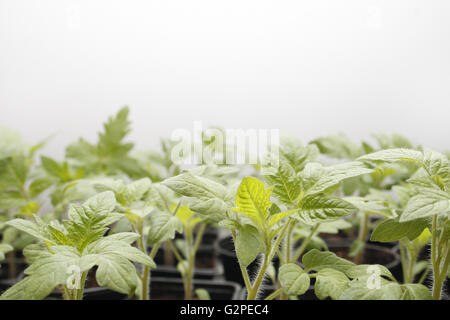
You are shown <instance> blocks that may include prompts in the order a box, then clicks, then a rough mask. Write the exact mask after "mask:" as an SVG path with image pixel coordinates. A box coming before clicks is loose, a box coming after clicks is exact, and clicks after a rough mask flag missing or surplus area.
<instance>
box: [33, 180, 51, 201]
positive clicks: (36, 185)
mask: <svg viewBox="0 0 450 320" xmlns="http://www.w3.org/2000/svg"><path fill="white" fill-rule="evenodd" d="M55 182H56V180H55V179H53V178H51V177H42V178H37V179H35V180H33V182H32V183H31V184H30V197H31V198H34V197H36V196H38V195H39V194H41V193H42V192H43V191H44V190H46V189H48V188H50V187H51V186H52V185H53V184H54V183H55Z"/></svg>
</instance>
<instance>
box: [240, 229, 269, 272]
mask: <svg viewBox="0 0 450 320" xmlns="http://www.w3.org/2000/svg"><path fill="white" fill-rule="evenodd" d="M235 250H236V255H237V257H238V259H239V263H240V265H241V266H243V267H247V266H248V265H249V264H250V263H252V262H253V261H254V260H255V259H256V257H257V256H258V255H259V254H260V253H263V252H264V251H265V245H264V242H263V240H262V239H261V236H260V235H259V232H258V230H257V229H256V228H255V227H253V226H251V225H249V224H246V225H244V226H243V227H241V228H240V229H239V234H238V235H237V239H236V243H235Z"/></svg>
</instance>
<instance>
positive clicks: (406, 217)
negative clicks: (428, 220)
mask: <svg viewBox="0 0 450 320" xmlns="http://www.w3.org/2000/svg"><path fill="white" fill-rule="evenodd" d="M449 210H450V195H449V194H448V193H446V192H443V191H440V190H437V189H423V190H421V193H420V194H417V195H415V196H414V197H412V198H411V199H410V200H409V202H408V204H407V205H406V208H405V210H404V211H403V214H402V215H401V216H400V222H406V221H411V220H415V219H419V218H425V217H430V216H433V215H447V212H448V211H449Z"/></svg>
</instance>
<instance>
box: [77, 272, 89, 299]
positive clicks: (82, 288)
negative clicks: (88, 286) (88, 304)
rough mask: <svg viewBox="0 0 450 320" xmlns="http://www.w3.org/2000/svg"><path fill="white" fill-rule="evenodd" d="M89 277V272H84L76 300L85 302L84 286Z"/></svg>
mask: <svg viewBox="0 0 450 320" xmlns="http://www.w3.org/2000/svg"><path fill="white" fill-rule="evenodd" d="M87 275H88V271H85V272H83V274H82V276H81V280H80V288H79V289H77V290H76V300H83V294H84V284H85V282H86V278H87Z"/></svg>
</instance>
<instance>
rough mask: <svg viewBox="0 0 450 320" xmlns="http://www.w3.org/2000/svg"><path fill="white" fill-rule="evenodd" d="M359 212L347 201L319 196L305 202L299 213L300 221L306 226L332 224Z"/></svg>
mask: <svg viewBox="0 0 450 320" xmlns="http://www.w3.org/2000/svg"><path fill="white" fill-rule="evenodd" d="M357 211H358V209H357V208H356V207H355V206H354V205H352V204H351V203H349V202H347V201H345V200H342V199H340V198H338V197H333V196H327V195H323V194H318V195H314V196H309V197H307V198H305V199H304V200H303V202H302V203H301V207H300V211H299V212H298V219H299V220H300V221H302V222H304V223H306V224H315V223H318V222H330V221H334V220H338V219H340V218H342V217H345V216H347V215H350V214H354V213H356V212H357Z"/></svg>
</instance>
